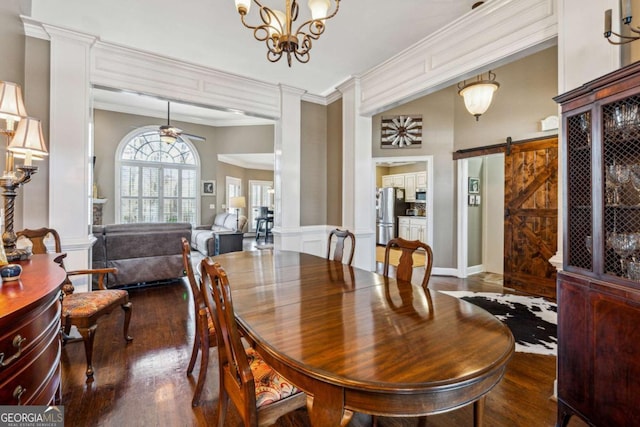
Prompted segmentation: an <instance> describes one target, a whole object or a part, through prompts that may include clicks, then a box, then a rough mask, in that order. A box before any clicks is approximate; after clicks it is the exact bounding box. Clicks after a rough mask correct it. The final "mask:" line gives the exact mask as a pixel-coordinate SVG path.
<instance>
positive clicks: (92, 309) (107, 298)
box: [16, 228, 133, 378]
mask: <svg viewBox="0 0 640 427" xmlns="http://www.w3.org/2000/svg"><path fill="white" fill-rule="evenodd" d="M16 236H17V237H18V239H20V238H24V239H28V240H29V241H30V242H31V244H32V252H33V253H34V254H44V253H47V246H46V243H45V240H47V238H48V236H51V237H52V238H53V243H54V250H55V252H56V253H61V252H62V249H61V244H60V235H59V234H58V232H57V231H56V230H54V229H52V228H39V229H37V230H29V229H25V230H22V231H18V232H17V233H16ZM65 256H66V255H62V256H60V257H58V259H57V260H59V263H60V265H61V267H64V264H63V259H64V257H65ZM116 273H117V269H115V268H98V269H86V270H75V271H67V281H66V282H65V284H64V286H63V288H62V342H63V344H66V343H67V342H68V341H70V340H71V338H70V337H69V334H70V332H71V326H75V327H76V328H77V329H78V332H80V335H81V336H82V341H83V342H84V350H85V355H86V358H87V370H86V375H87V378H91V377H93V364H92V360H93V339H94V337H95V332H96V329H97V327H98V319H99V318H100V317H102V316H104V315H106V314H109V313H111V312H112V311H113V309H114V308H116V307H118V306H120V307H122V309H123V310H124V327H123V333H124V339H125V341H126V342H127V343H129V342H130V341H132V340H133V338H131V337H130V336H129V322H130V321H131V302H129V293H128V292H127V291H125V290H121V289H107V288H106V287H105V286H104V279H105V276H106V275H107V274H116ZM92 274H96V275H97V276H98V281H97V283H98V287H99V290H96V291H91V292H78V293H74V288H73V284H72V283H71V281H70V280H68V278H69V277H71V276H78V275H92ZM89 283H91V280H89Z"/></svg>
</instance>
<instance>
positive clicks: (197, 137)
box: [180, 132, 207, 141]
mask: <svg viewBox="0 0 640 427" xmlns="http://www.w3.org/2000/svg"><path fill="white" fill-rule="evenodd" d="M180 136H186V137H187V138H189V139H193V140H194V141H206V140H207V138H205V137H204V136H200V135H193V134H190V133H184V132H183V133H181V134H180Z"/></svg>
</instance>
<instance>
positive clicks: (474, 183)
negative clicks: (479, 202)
mask: <svg viewBox="0 0 640 427" xmlns="http://www.w3.org/2000/svg"><path fill="white" fill-rule="evenodd" d="M478 193H480V178H469V194H478Z"/></svg>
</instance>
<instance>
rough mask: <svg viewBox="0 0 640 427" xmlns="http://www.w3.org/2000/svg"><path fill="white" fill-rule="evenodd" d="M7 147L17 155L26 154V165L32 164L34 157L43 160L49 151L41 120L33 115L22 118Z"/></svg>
mask: <svg viewBox="0 0 640 427" xmlns="http://www.w3.org/2000/svg"><path fill="white" fill-rule="evenodd" d="M7 149H8V150H9V151H11V152H13V153H14V154H15V155H16V157H22V156H24V158H25V166H31V159H32V158H33V159H36V160H41V159H42V157H43V156H47V155H48V154H49V153H48V152H47V147H46V145H45V143H44V135H43V134H42V125H41V123H40V120H37V119H34V118H33V117H26V118H24V119H22V120H20V123H18V128H17V129H16V133H15V135H14V136H13V138H11V142H10V143H9V147H7Z"/></svg>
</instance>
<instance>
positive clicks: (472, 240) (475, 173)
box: [467, 157, 485, 267]
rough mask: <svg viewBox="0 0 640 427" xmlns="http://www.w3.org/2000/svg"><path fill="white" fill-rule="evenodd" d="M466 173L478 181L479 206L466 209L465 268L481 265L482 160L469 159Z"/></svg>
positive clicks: (476, 158) (478, 158)
mask: <svg viewBox="0 0 640 427" xmlns="http://www.w3.org/2000/svg"><path fill="white" fill-rule="evenodd" d="M467 172H468V174H469V177H470V178H478V179H479V180H480V194H479V195H480V206H469V208H468V209H467V266H468V267H471V266H474V265H480V264H482V203H484V192H483V191H482V190H483V186H484V184H485V182H484V158H483V157H475V158H472V159H469V161H468V168H467Z"/></svg>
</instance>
